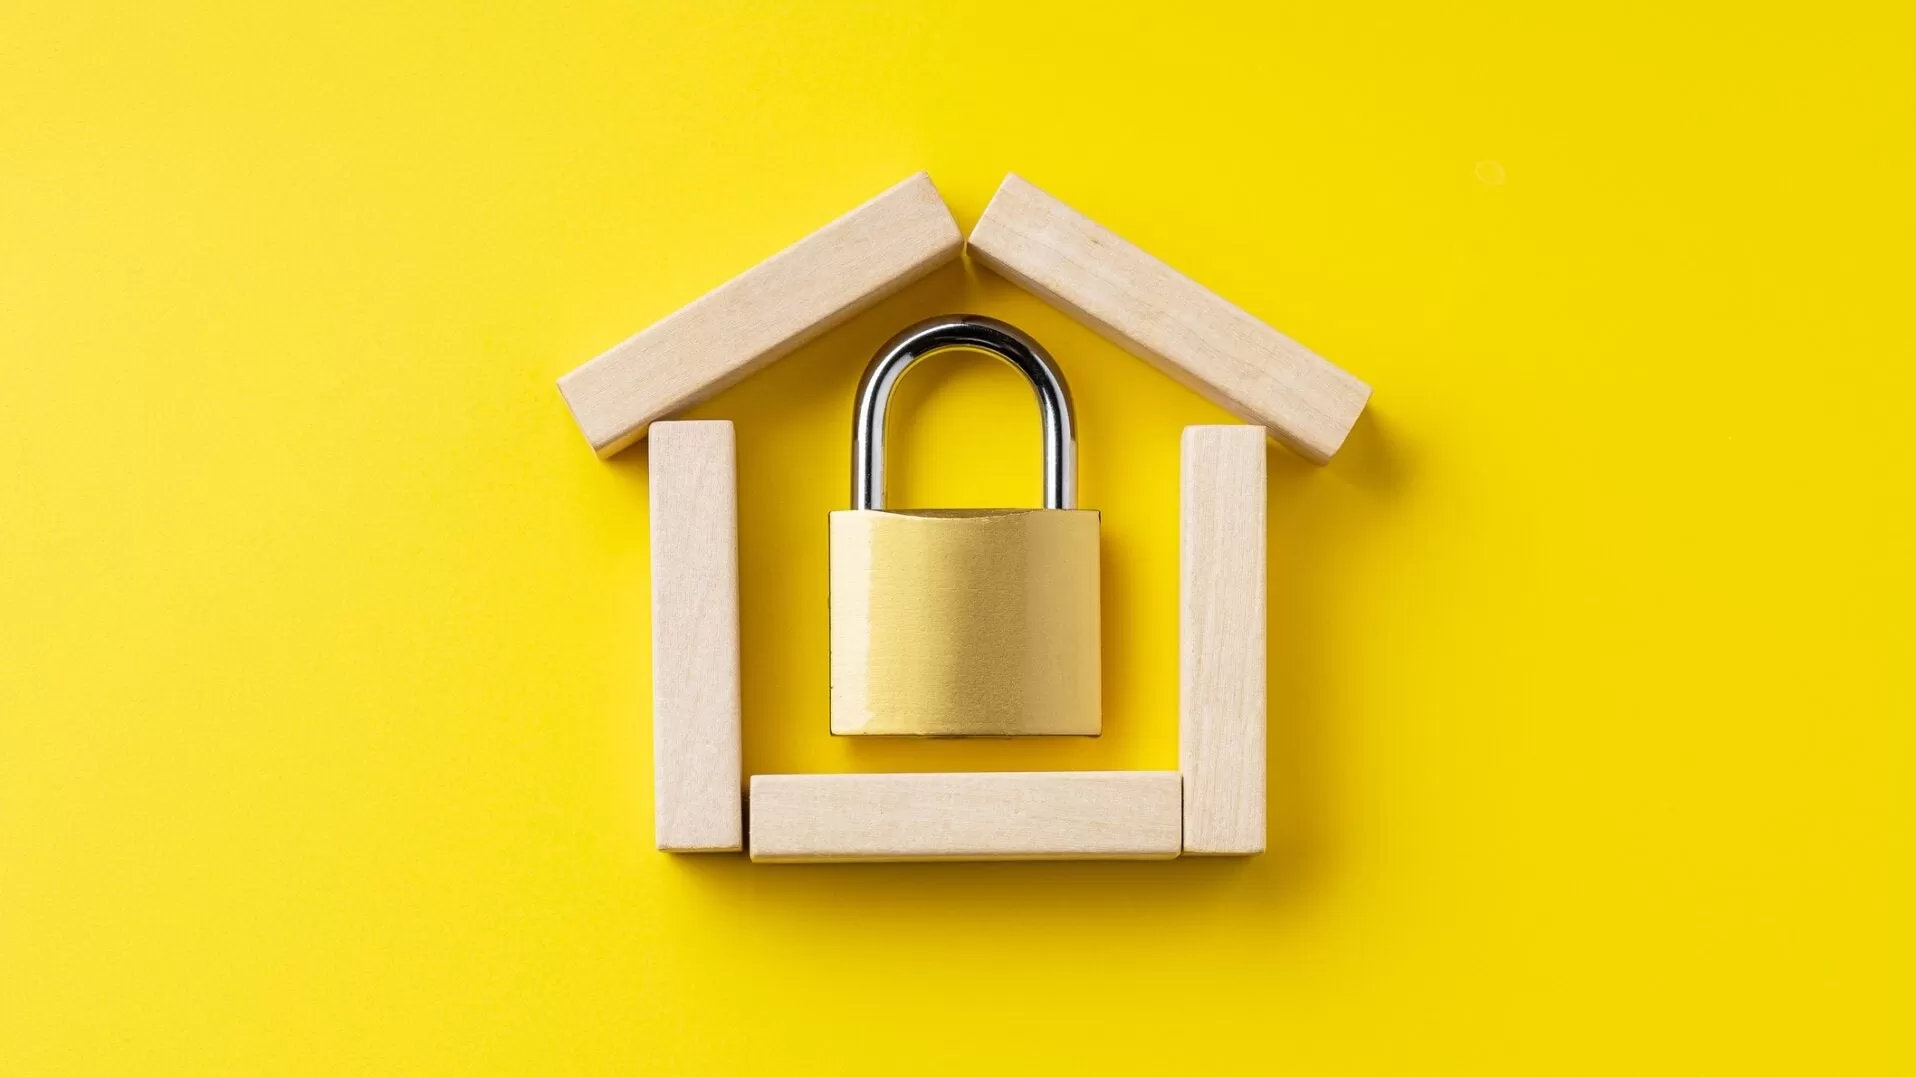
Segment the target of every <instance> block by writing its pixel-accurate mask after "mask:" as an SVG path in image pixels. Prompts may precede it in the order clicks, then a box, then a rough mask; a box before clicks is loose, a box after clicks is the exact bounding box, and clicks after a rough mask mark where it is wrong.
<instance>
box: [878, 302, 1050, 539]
mask: <svg viewBox="0 0 1916 1077" xmlns="http://www.w3.org/2000/svg"><path fill="white" fill-rule="evenodd" d="M953 348H971V349H974V350H976V351H981V352H989V353H991V354H992V355H996V356H998V357H999V358H1000V359H1003V360H1004V361H1006V362H1008V363H1010V364H1011V365H1012V366H1015V367H1017V368H1018V370H1019V371H1020V372H1022V373H1023V374H1024V376H1025V379H1026V380H1028V381H1030V382H1031V389H1032V391H1033V392H1034V393H1036V394H1037V397H1038V417H1039V420H1040V422H1041V423H1042V424H1043V434H1044V507H1045V508H1047V509H1070V508H1076V507H1077V500H1078V435H1077V430H1076V428H1075V427H1074V425H1073V423H1072V418H1071V391H1070V390H1069V389H1066V388H1065V384H1064V375H1063V374H1061V373H1059V372H1058V364H1057V363H1055V362H1053V361H1052V359H1051V355H1050V354H1049V353H1048V352H1046V351H1045V350H1044V347H1043V346H1042V345H1040V344H1039V343H1038V342H1037V341H1035V340H1033V339H1031V338H1030V337H1028V336H1026V335H1025V334H1024V333H1023V332H1022V331H1021V330H1019V329H1017V328H1016V327H1014V326H1011V325H1007V324H1005V323H1004V322H1001V321H999V320H998V319H996V318H987V317H985V316H983V315H981V314H946V315H941V316H939V317H936V318H927V319H926V320H924V321H922V322H919V323H918V324H916V325H913V326H910V327H908V328H906V329H905V330H904V331H902V332H900V333H899V334H898V335H897V336H895V337H893V338H891V339H890V340H888V341H886V342H885V346H884V347H882V348H880V349H878V354H877V355H875V356H873V357H872V361H871V365H870V366H868V367H866V368H865V376H864V377H863V378H862V379H861V380H860V381H859V383H858V403H857V405H856V407H855V409H854V411H853V414H852V508H854V509H881V510H882V509H883V508H884V507H885V412H886V409H887V408H888V407H890V405H891V391H892V389H893V388H894V387H895V386H896V385H897V384H898V379H899V378H900V377H902V376H904V373H905V371H907V370H909V369H911V367H912V365H913V364H914V363H916V362H918V360H920V359H923V358H925V357H926V356H928V355H932V354H934V353H936V352H942V351H949V350H951V349H953Z"/></svg>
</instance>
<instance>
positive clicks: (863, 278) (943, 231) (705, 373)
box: [559, 172, 963, 456]
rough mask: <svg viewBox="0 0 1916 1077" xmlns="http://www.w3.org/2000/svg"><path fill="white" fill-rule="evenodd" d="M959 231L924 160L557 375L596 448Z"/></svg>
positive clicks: (826, 316)
mask: <svg viewBox="0 0 1916 1077" xmlns="http://www.w3.org/2000/svg"><path fill="white" fill-rule="evenodd" d="M962 245H963V236H962V235H961V234H960V233H959V231H958V222H957V221H955V220H953V219H952V216H951V210H950V209H949V208H947V207H946V206H945V201H944V199H942V198H940V197H939V196H938V188H937V187H934V186H933V185H932V182H931V177H930V176H929V175H927V174H925V173H923V172H920V173H918V174H917V175H915V176H913V177H911V178H910V179H907V180H905V181H904V182H903V183H900V184H898V185H897V186H895V187H893V188H891V189H890V190H888V191H886V192H884V193H883V194H881V195H879V196H878V197H876V198H874V199H872V200H871V201H869V202H866V203H865V204H864V205H862V206H859V207H858V208H857V209H854V210H852V211H851V212H850V213H847V214H845V215H844V216H843V217H840V218H838V219H837V220H835V221H833V222H832V223H830V224H828V225H826V226H825V227H823V228H821V229H819V230H818V231H816V232H813V233H812V234H811V235H809V236H806V237H805V238H804V239H801V240H799V241H798V242H797V243H794V244H792V245H791V246H789V247H787V248H785V249H784V250H782V251H780V252H778V253H777V254H774V255H772V256H771V257H770V258H767V259H766V260H764V261H763V262H760V263H759V264H758V265H755V266H753V267H752V268H751V269H748V270H746V271H745V272H744V273H741V274H739V275H738V276H736V277H734V278H732V279H731V280H729V281H727V282H726V283H724V284H721V285H719V286H718V287H717V288H715V289H713V290H712V291H710V292H707V293H706V294H705V295H704V296H702V297H700V298H699V299H696V300H694V301H693V302H692V303H691V304H689V305H687V306H685V307H683V308H681V309H680V310H678V311H677V312H676V313H673V314H671V315H668V316H667V317H666V318H664V319H663V320H661V321H659V322H656V323H654V324H653V325H652V326H650V327H649V328H647V329H645V330H643V331H641V332H639V333H638V334H637V335H635V336H632V337H628V338H627V339H626V340H625V341H623V342H622V343H620V344H618V345H616V346H614V347H613V348H612V350H610V351H608V352H606V353H605V354H604V355H601V356H599V357H598V358H597V359H594V360H592V361H591V362H589V363H587V364H585V365H584V366H582V367H579V368H578V369H577V370H574V371H572V372H571V373H570V374H567V375H565V376H564V377H562V378H560V379H559V392H560V394H561V395H562V396H564V397H565V401H566V404H567V405H568V406H569V407H570V408H571V409H572V417H573V418H574V419H575V420H577V421H578V424H579V430H580V431H581V432H582V433H584V434H585V437H586V440H587V441H588V442H590V443H591V445H592V448H593V450H594V451H595V452H597V453H598V454H599V455H600V456H611V455H612V454H613V453H616V452H618V451H619V450H620V449H623V448H625V447H626V446H628V445H631V444H632V443H634V442H636V441H638V440H639V439H641V438H643V437H645V431H646V428H647V427H648V426H650V425H651V424H652V423H653V421H655V420H657V419H662V418H665V417H666V416H668V415H671V414H673V413H674V412H678V411H681V410H683V409H685V408H689V407H691V406H692V405H694V404H697V403H699V402H700V401H702V400H705V399H707V398H708V397H711V396H714V395H716V394H717V393H719V392H720V391H722V390H724V389H726V388H728V387H730V386H732V385H734V384H736V383H738V382H740V381H743V380H744V379H746V378H748V377H750V376H751V375H752V374H754V373H756V372H757V371H759V370H760V369H762V368H764V367H766V366H768V365H770V364H771V363H773V362H775V361H777V360H778V359H780V358H783V357H784V356H785V355H787V354H789V353H791V352H792V351H793V350H794V349H796V348H798V347H799V346H800V345H802V344H804V343H806V342H807V341H809V340H811V339H812V338H814V337H816V336H818V335H820V334H821V333H824V332H825V331H826V330H828V329H830V328H832V327H833V326H835V325H838V324H839V323H841V322H843V321H845V320H846V319H848V318H850V317H851V316H852V315H854V314H857V313H858V312H859V311H861V310H864V309H865V308H867V307H869V306H871V305H872V304H874V303H876V302H878V301H879V300H881V299H883V298H885V297H886V296H888V295H890V294H892V293H893V292H895V291H897V290H899V289H900V288H903V287H904V286H905V285H907V284H910V283H911V282H912V281H914V280H917V279H918V278H920V277H922V276H924V275H925V274H927V273H929V272H931V271H932V270H933V269H935V268H937V267H938V266H939V265H942V264H943V263H945V262H948V261H950V260H952V259H953V258H956V257H957V256H958V251H959V249H960V248H961V247H962Z"/></svg>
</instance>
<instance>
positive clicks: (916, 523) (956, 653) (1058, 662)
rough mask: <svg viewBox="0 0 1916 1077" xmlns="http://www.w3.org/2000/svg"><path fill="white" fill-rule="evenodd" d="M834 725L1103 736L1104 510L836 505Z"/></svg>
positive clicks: (882, 731)
mask: <svg viewBox="0 0 1916 1077" xmlns="http://www.w3.org/2000/svg"><path fill="white" fill-rule="evenodd" d="M831 573H832V586H831V628H832V633H831V635H832V705H831V709H832V732H833V733H836V734H876V735H892V736H897V735H920V736H946V737H989V736H1034V735H1077V736H1096V735H1097V734H1098V732H1099V730H1100V726H1101V714H1102V710H1101V695H1100V688H1099V600H1098V590H1099V585H1098V513H1096V512H1094V511H1089V510H1070V509H926V510H917V511H900V512H884V511H874V510H856V509H854V510H851V511H844V512H834V513H832V514H831Z"/></svg>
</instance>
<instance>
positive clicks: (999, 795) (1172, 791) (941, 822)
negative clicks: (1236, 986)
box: [751, 770, 1180, 862]
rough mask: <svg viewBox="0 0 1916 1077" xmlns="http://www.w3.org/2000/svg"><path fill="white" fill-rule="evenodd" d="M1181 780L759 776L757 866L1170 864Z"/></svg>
mask: <svg viewBox="0 0 1916 1077" xmlns="http://www.w3.org/2000/svg"><path fill="white" fill-rule="evenodd" d="M1178 784H1179V782H1178V775H1177V774H1176V773H1175V772H1173V771H1151V770H1134V771H1090V770H1087V771H1065V772H1060V773H1049V774H1046V773H1016V774H1012V773H987V774H760V775H755V776H754V777H753V778H752V801H751V804H752V826H751V831H752V838H751V841H752V859H753V860H757V861H766V862H777V861H842V860H868V861H882V860H1168V859H1170V858H1171V857H1174V856H1176V855H1178V834H1179V829H1180V821H1179V815H1180V807H1179V804H1178Z"/></svg>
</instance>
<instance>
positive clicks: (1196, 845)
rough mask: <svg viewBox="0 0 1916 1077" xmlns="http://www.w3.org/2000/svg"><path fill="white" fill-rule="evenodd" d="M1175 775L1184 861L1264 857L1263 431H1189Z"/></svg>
mask: <svg viewBox="0 0 1916 1077" xmlns="http://www.w3.org/2000/svg"><path fill="white" fill-rule="evenodd" d="M1181 490H1182V493H1181V495H1180V496H1181V500H1182V503H1183V508H1182V515H1181V517H1180V520H1179V534H1178V542H1179V548H1180V563H1181V568H1180V578H1179V583H1178V604H1179V623H1178V697H1179V698H1178V769H1179V770H1180V771H1182V772H1183V774H1184V851H1185V852H1186V853H1188V854H1208V855H1213V856H1244V855H1249V854H1251V853H1261V852H1263V851H1264V811H1265V805H1264V792H1265V790H1264V739H1265V713H1264V708H1265V686H1266V682H1265V668H1264V667H1265V660H1264V624H1265V621H1264V588H1265V573H1264V548H1265V529H1264V503H1265V502H1264V429H1263V428H1262V427H1257V426H1187V427H1185V428H1184V451H1183V480H1182V484H1181Z"/></svg>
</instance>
